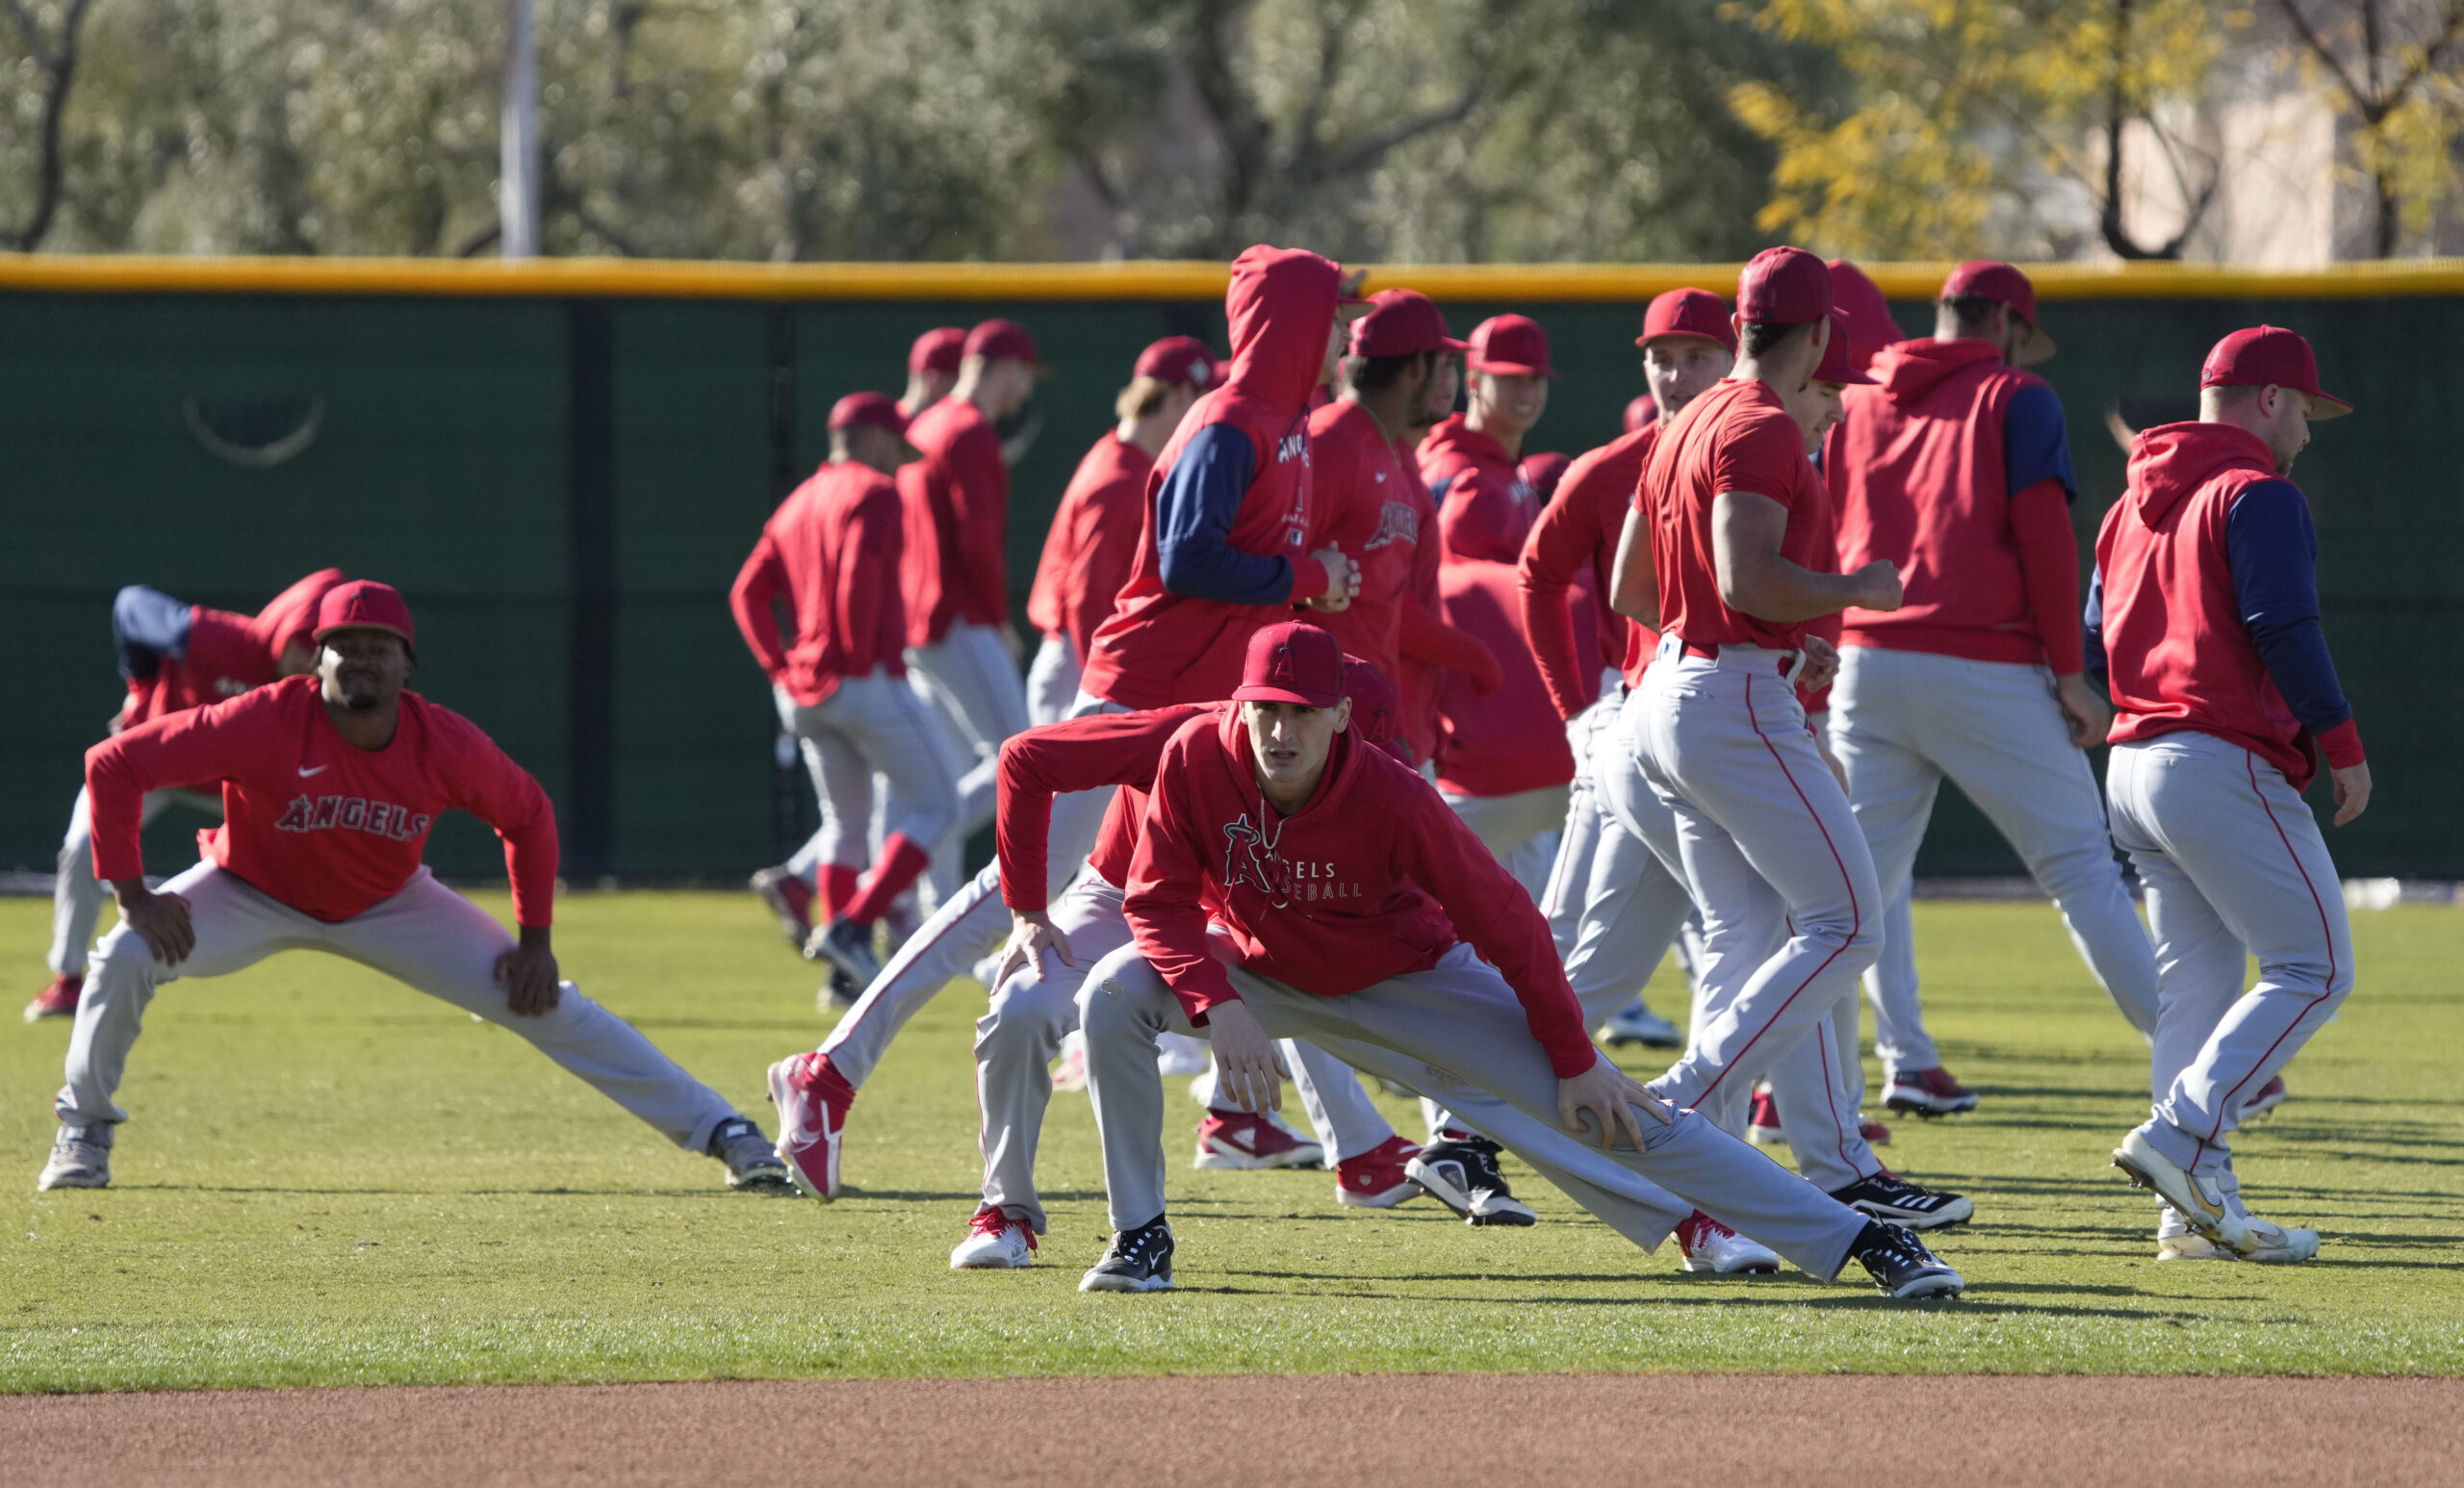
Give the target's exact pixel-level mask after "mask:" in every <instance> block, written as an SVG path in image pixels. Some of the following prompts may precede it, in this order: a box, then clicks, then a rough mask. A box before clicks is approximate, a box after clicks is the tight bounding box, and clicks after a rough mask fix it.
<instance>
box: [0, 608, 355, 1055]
mask: <svg viewBox="0 0 2464 1488" xmlns="http://www.w3.org/2000/svg"><path fill="white" fill-rule="evenodd" d="M342 578H343V574H342V570H340V569H321V570H319V571H318V572H316V573H314V574H311V575H309V576H308V577H305V578H303V579H300V580H299V581H298V582H297V583H295V584H293V585H292V586H291V587H290V588H288V589H285V590H284V591H282V593H280V594H278V595H275V596H274V597H273V601H272V603H269V604H268V605H267V606H266V607H265V608H264V609H263V610H262V611H260V612H259V613H258V614H257V615H255V616H254V617H253V618H252V617H250V616H247V615H237V614H233V613H231V612H230V611H228V610H219V609H208V608H206V607H205V606H204V605H202V604H183V603H180V602H179V601H177V600H175V599H172V598H171V597H170V596H169V595H167V594H165V593H163V592H162V591H161V590H159V589H148V588H146V587H144V586H143V585H141V584H131V585H130V586H129V587H127V588H125V589H122V590H121V591H120V592H119V593H118V594H117V595H116V596H115V597H114V598H113V600H112V640H113V643H114V646H115V648H116V650H117V651H118V653H119V672H120V676H121V678H122V679H124V680H126V681H127V683H128V695H127V696H126V697H125V698H122V699H121V700H120V706H119V712H118V713H117V714H116V715H115V716H114V717H113V719H112V722H111V730H110V731H111V732H113V733H117V732H119V731H121V730H123V729H128V728H133V727H135V726H136V725H138V724H141V723H150V722H152V721H153V720H155V719H157V718H167V717H169V716H170V715H171V714H174V713H181V712H186V711H187V710H189V709H190V708H192V707H203V706H205V705H207V704H209V703H219V702H221V701H222V700H223V699H225V698H236V697H238V696H239V695H240V694H241V693H244V692H246V691H248V690H249V689H250V688H252V687H260V686H263V685H264V684H266V683H267V682H270V681H273V680H277V679H280V678H285V677H296V676H298V675H299V674H300V673H302V672H305V671H308V670H309V669H310V668H312V667H314V666H315V665H316V664H317V652H316V648H315V646H313V645H312V644H311V643H310V642H309V639H308V633H309V631H310V630H312V629H315V627H316V624H317V602H318V601H320V600H321V599H323V598H324V597H325V591H326V590H328V589H330V588H332V587H333V586H334V585H336V584H338V583H341V582H342ZM174 804H177V805H183V806H192V807H194V808H197V809H199V810H203V811H212V810H217V809H218V808H219V807H220V803H219V802H218V801H216V800H214V799H213V798H211V797H208V796H202V795H198V794H196V793H194V792H192V791H185V790H179V789H169V790H158V791H151V792H149V793H147V795H146V797H145V801H144V804H143V805H142V806H141V808H139V813H138V815H139V820H140V821H141V822H150V821H152V820H153V819H154V818H155V817H157V816H159V815H161V814H162V813H163V812H164V811H165V810H166V809H167V808H169V807H171V806H173V805H174ZM93 840H94V831H93V812H92V804H91V800H90V797H89V796H88V795H87V793H86V791H85V790H84V788H83V787H80V788H79V790H78V792H77V804H76V805H75V806H74V807H72V808H70V809H69V812H68V834H67V835H66V836H65V837H64V838H63V839H62V841H61V844H60V859H59V866H58V868H57V870H56V871H55V873H54V874H53V877H52V881H51V883H52V887H51V955H50V958H49V963H50V966H51V981H50V983H49V984H48V985H46V986H45V987H44V988H43V989H42V990H41V991H39V992H37V993H36V994H35V998H34V1001H32V1002H30V1003H28V1004H26V1021H27V1022H29V1023H32V1022H35V1021H36V1020H38V1019H40V1018H52V1017H63V1018H64V1017H74V1016H76V1015H77V998H78V994H79V992H80V991H81V990H82V989H83V988H84V987H85V985H86V954H87V947H88V946H90V945H91V944H92V943H93V939H94V923H95V921H97V920H98V919H100V918H101V917H102V913H103V899H104V897H105V888H104V885H103V881H102V880H100V879H98V878H96V877H95V876H94V855H93Z"/></svg>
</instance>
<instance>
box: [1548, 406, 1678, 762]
mask: <svg viewBox="0 0 2464 1488" xmlns="http://www.w3.org/2000/svg"><path fill="white" fill-rule="evenodd" d="M1658 438H1659V425H1658V424H1656V423H1647V424H1645V425H1643V426H1642V427H1641V428H1639V429H1636V430H1635V431H1634V432H1632V433H1630V434H1627V435H1624V436H1622V437H1620V438H1617V439H1614V440H1611V441H1610V442H1608V443H1607V444H1604V445H1603V446H1601V447H1600V448H1599V449H1590V450H1586V451H1584V452H1583V453H1582V454H1580V455H1578V456H1577V457H1576V459H1575V462H1574V464H1573V465H1571V466H1569V467H1567V470H1566V474H1565V476H1564V478H1562V479H1561V480H1559V481H1558V483H1557V492H1556V495H1554V496H1553V497H1551V498H1550V499H1549V504H1548V505H1547V506H1545V507H1543V508H1542V509H1541V512H1540V520H1539V521H1537V522H1535V523H1533V524H1532V525H1531V533H1530V535H1529V536H1527V537H1526V538H1525V539H1524V540H1523V552H1522V554H1521V556H1520V557H1519V558H1518V559H1517V561H1516V563H1515V573H1516V576H1517V577H1519V578H1520V579H1521V581H1522V584H1523V631H1524V634H1525V635H1527V637H1529V638H1530V642H1531V655H1532V659H1533V661H1534V662H1536V663H1537V664H1538V666H1539V668H1540V676H1541V678H1542V679H1543V680H1545V681H1547V682H1548V684H1549V698H1550V701H1551V702H1552V703H1553V704H1555V706H1556V709H1557V716H1558V717H1560V718H1565V719H1571V718H1573V717H1574V716H1575V715H1576V714H1577V713H1579V712H1581V711H1582V710H1583V709H1584V708H1587V707H1589V706H1591V705H1592V704H1593V703H1594V702H1596V701H1598V699H1597V696H1596V694H1597V693H1598V691H1599V687H1600V670H1601V668H1602V667H1609V666H1613V667H1617V668H1620V669H1621V670H1626V681H1627V684H1628V685H1630V686H1635V685H1640V683H1641V682H1642V680H1643V667H1644V666H1648V665H1650V664H1651V657H1652V648H1653V647H1655V646H1656V645H1657V644H1658V643H1659V636H1658V635H1657V633H1656V632H1654V633H1650V634H1647V635H1645V636H1643V637H1641V638H1640V639H1639V640H1637V639H1636V638H1635V637H1634V636H1632V635H1631V634H1630V633H1629V632H1630V631H1633V630H1636V629H1641V628H1640V627H1637V626H1636V625H1635V624H1634V623H1633V622H1632V621H1630V620H1628V619H1627V618H1626V617H1625V616H1623V615H1621V614H1619V613H1617V612H1616V611H1615V610H1613V609H1610V608H1609V607H1608V596H1609V594H1610V593H1611V592H1612V590H1613V587H1614V585H1615V583H1616V578H1617V575H1616V572H1615V570H1616V566H1617V539H1618V538H1619V537H1621V536H1623V535H1624V533H1625V530H1626V513H1627V512H1628V511H1630V510H1631V509H1632V507H1633V502H1634V488H1635V487H1636V486H1638V485H1640V484H1641V483H1642V478H1643V462H1644V461H1645V460H1646V459H1648V458H1649V457H1650V455H1651V451H1652V445H1653V443H1654V442H1655V441H1656V440H1657V439H1658ZM1586 590H1587V591H1588V593H1587V595H1586V593H1585V591H1586ZM1586 598H1587V599H1588V601H1589V603H1590V609H1591V615H1592V623H1591V625H1589V626H1588V627H1585V626H1583V625H1581V624H1579V620H1578V611H1579V610H1580V609H1581V608H1582V606H1583V602H1584V601H1585V600H1586ZM1586 633H1588V634H1590V635H1591V636H1592V637H1593V638H1594V640H1595V642H1596V645H1595V646H1593V647H1585V646H1584V645H1583V644H1582V642H1581V640H1580V639H1579V637H1581V636H1583V635H1584V634H1586ZM1638 658H1639V662H1640V664H1639V665H1636V664H1634V663H1635V662H1636V661H1637V659H1638Z"/></svg>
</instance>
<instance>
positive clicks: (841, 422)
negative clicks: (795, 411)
mask: <svg viewBox="0 0 2464 1488" xmlns="http://www.w3.org/2000/svg"><path fill="white" fill-rule="evenodd" d="M860 423H869V424H871V425H872V426H873V427H875V428H882V429H887V430H889V431H890V432H891V433H893V434H896V435H897V436H899V437H900V438H901V439H904V438H906V437H907V415H905V414H903V413H901V412H899V411H898V400H897V399H896V398H891V397H890V396H889V395H888V394H886V393H850V394H848V395H847V396H846V397H845V398H840V399H839V400H838V401H836V402H834V403H833V404H831V405H830V428H831V431H832V432H833V433H835V432H837V431H838V430H840V429H852V428H854V427H855V426H856V425H858V424H860Z"/></svg>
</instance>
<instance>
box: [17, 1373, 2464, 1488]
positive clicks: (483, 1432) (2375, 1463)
mask: <svg viewBox="0 0 2464 1488" xmlns="http://www.w3.org/2000/svg"><path fill="white" fill-rule="evenodd" d="M2459 1419H2464V1382H2459V1381H2456V1380H2451V1379H2313V1380H2302V1379H2246V1378H2245V1379H2229V1378H2217V1379H2146V1378H2112V1377H2098V1378H2072V1377H2050V1378H2047V1377H2026V1376H2008V1375H2000V1376H1977V1375H1936V1376H1870V1375H1855V1376H1837V1375H1832V1376H1823V1375H1778V1376H1773V1375H1750V1376H1746V1375H1641V1376H1631V1377H1628V1376H1604V1375H1581V1376H1568V1375H1544V1376H1532V1375H1449V1376H1435V1377H1430V1376H1405V1375H1339V1376H1298V1377H1255V1376H1243V1377H1235V1378H1187V1377H1182V1378H1168V1379H989V1380H957V1379H928V1380H850V1381H835V1380H830V1381H801V1382H716V1383H695V1384H665V1385H547V1386H467V1387H465V1386H457V1387H450V1388H437V1389H336V1390H264V1391H211V1392H206V1391H201V1392H196V1393H191V1394H155V1395H84V1396H35V1397H14V1398H0V1481H6V1482H8V1483H10V1484H12V1485H23V1488H34V1485H38V1484H42V1485H48V1484H55V1483H58V1484H89V1483H90V1484H98V1485H99V1484H109V1485H112V1488H124V1485H129V1484H147V1485H153V1484H163V1485H173V1484H196V1485H222V1484H230V1485H235V1488H290V1485H293V1484H385V1485H393V1484H400V1485H405V1488H429V1485H444V1484H455V1485H466V1484H526V1485H527V1484H566V1483H573V1484H580V1483H590V1484H626V1485H631V1484H667V1483H721V1484H726V1485H729V1488H758V1485H763V1484H771V1483H825V1484H831V1485H840V1484H867V1483H884V1484H898V1485H906V1484H919V1485H920V1484H968V1485H973V1484H1000V1485H1008V1484H1029V1483H1085V1484H1122V1485H1128V1488H1163V1485H1180V1484H1191V1485H1197V1484H1204V1485H1207V1488H1223V1485H1227V1484H1252V1483H1296V1484H1317V1483H1334V1484H1342V1485H1345V1488H1384V1485H1388V1484H1394V1485H1407V1488H1441V1485H1446V1484H1454V1483H1464V1484H1473V1483H1477V1484H1480V1485H1483V1488H1490V1485H1495V1484H1500V1483H1506V1484H1540V1485H1545V1488H1583V1485H1588V1484H1595V1483H1599V1484H1607V1483H1617V1484H1632V1483H1643V1484H1652V1485H1665V1484H1676V1483H1684V1482H1691V1483H1703V1482H1713V1483H1730V1484H1735V1485H1736V1488H1784V1485H1788V1484H1798V1483H1805V1484H1819V1485H1822V1488H1851V1485H1858V1484H1866V1483H1875V1484H1881V1483H1887V1484H1890V1485H1892V1488H1930V1485H1935V1484H1941V1485H1945V1488H1950V1485H1957V1488H1970V1485H1993V1488H2036V1485H2039V1484H2042V1485H2047V1488H2053V1485H2061V1488H2081V1485H2094V1484H2106V1483H2117V1484H2118V1483H2132V1484H2136V1483H2148V1484H2157V1483H2162V1484H2168V1485H2178V1484H2219V1485H2225V1484H2229V1485H2232V1488H2261V1485H2266V1484H2274V1483H2297V1484H2302V1485H2305V1488H2325V1485H2334V1484H2346V1483H2350V1484H2372V1485H2389V1488H2395V1485H2407V1484H2429V1483H2453V1482H2456V1481H2458V1480H2459V1478H2458V1472H2459V1469H2458V1468H2457V1466H2456V1464H2455V1461H2454V1456H2453V1452H2454V1444H2455V1442H2456V1441H2457V1440H2458V1439H2459V1437H2458V1429H2457V1422H2458V1421H2459Z"/></svg>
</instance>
